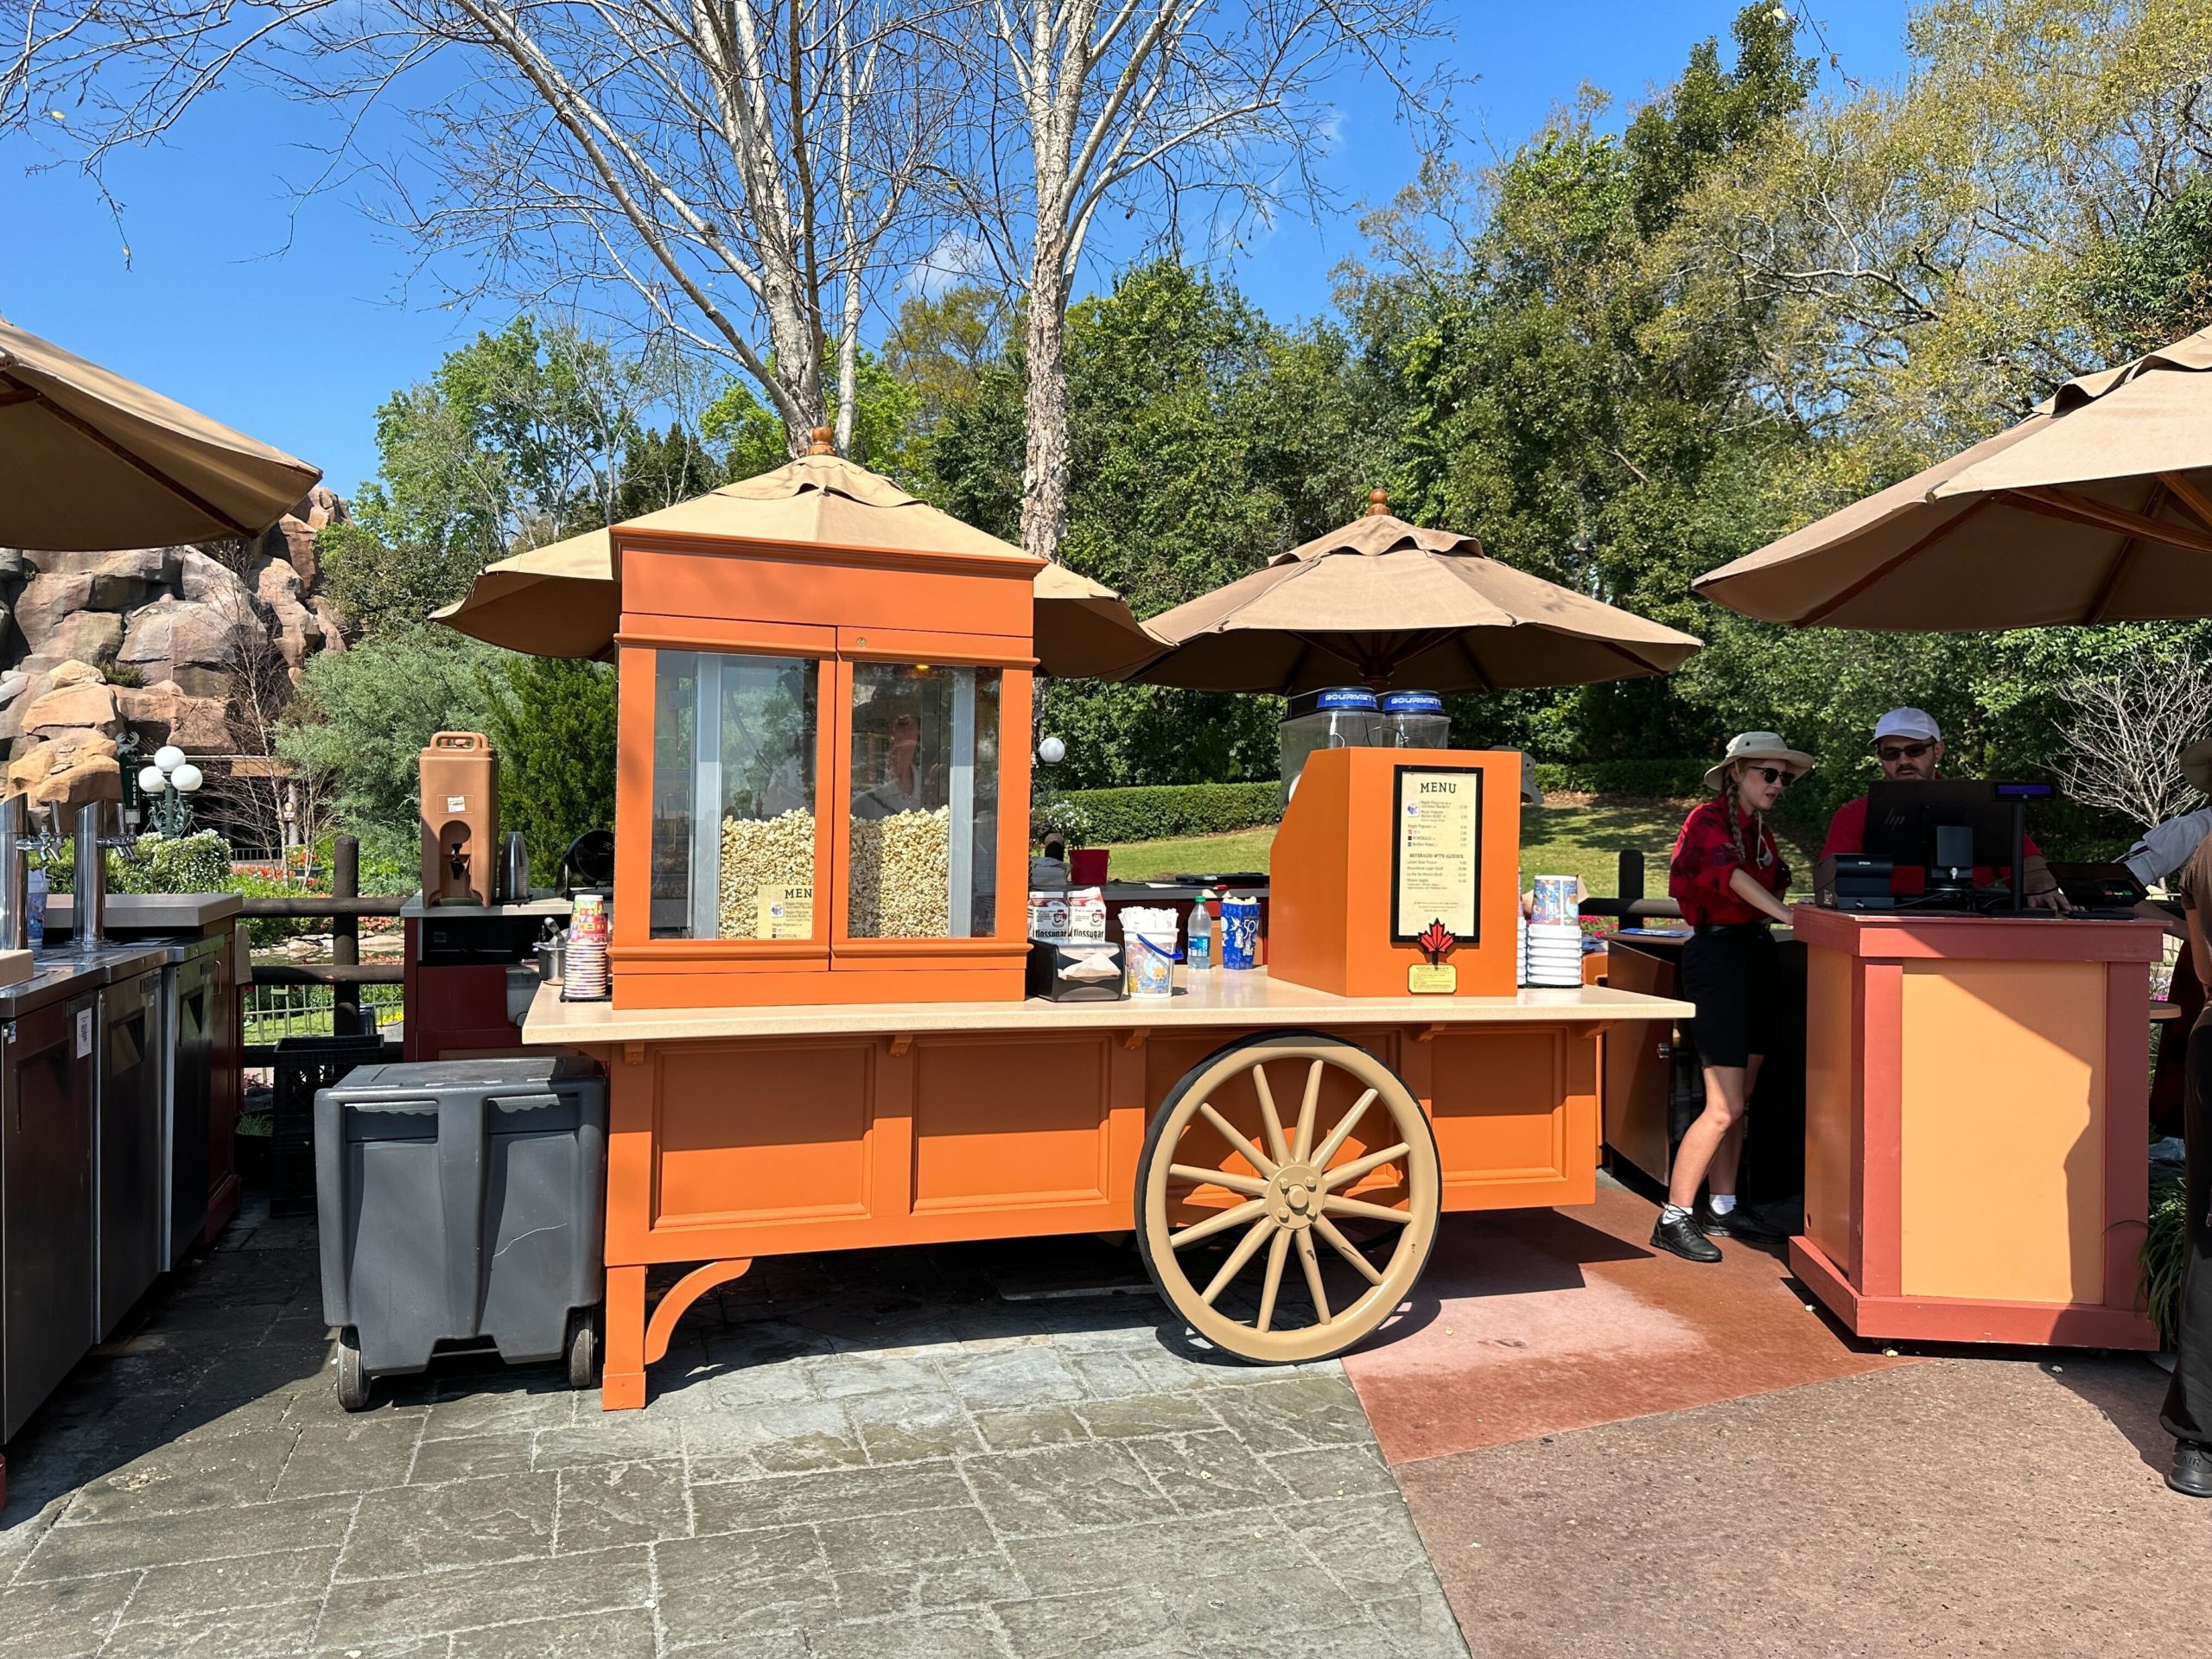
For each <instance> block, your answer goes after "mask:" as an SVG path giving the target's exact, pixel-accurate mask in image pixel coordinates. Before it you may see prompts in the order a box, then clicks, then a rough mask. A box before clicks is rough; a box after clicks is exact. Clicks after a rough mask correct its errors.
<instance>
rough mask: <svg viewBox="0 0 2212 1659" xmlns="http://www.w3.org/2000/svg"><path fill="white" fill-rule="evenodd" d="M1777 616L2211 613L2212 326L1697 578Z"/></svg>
mask: <svg viewBox="0 0 2212 1659" xmlns="http://www.w3.org/2000/svg"><path fill="white" fill-rule="evenodd" d="M1694 585H1695V587H1696V588H1697V591H1698V592H1699V593H1700V594H1704V595H1705V596H1706V597H1707V599H1710V600H1712V601H1714V602H1715V603H1717V604H1721V605H1726V606H1727V607H1729V608H1730V609H1731V610H1736V611H1741V612H1743V613H1745V615H1747V616H1756V617H1758V618H1760V619H1762V620H1765V621H1769V622H1794V623H1799V624H1803V625H1807V626H1811V625H1815V624H1818V625H1823V626H1828V627H1840V628H1897V629H1911V630H1919V631H1943V630H1965V629H1980V628H2024V627H2039V626H2046V625H2049V624H2052V623H2061V622H2120V621H2141V620H2151V619H2154V618H2160V617H2185V616H2212V329H2205V330H2202V331H2201V332H2199V333H2197V334H2191V335H2190V336H2189V337H2188V338H2187V339H2185V340H2177V341H2175V342H2174V344H2172V345H2171V346H2166V347H2164V349H2162V350H2159V351H2156V352H2152V353H2148V354H2147V355H2145V356H2143V357H2139V358H2136V359H2133V361H2132V362H2128V363H2125V364H2122V365H2120V367H2118V368H2115V369H2106V370H2103V371H2101V372H2099V373H2096V374H2088V375H2082V376H2080V377H2079V378H2075V379H2072V380H2069V381H2068V382H2067V383H2066V384H2065V385H2063V386H2061V387H2060V388H2059V389H2058V391H2056V393H2055V394H2054V395H2053V396H2052V397H2050V398H2049V399H2048V400H2046V401H2045V402H2044V403H2043V404H2040V405H2039V406H2038V407H2037V410H2036V411H2035V413H2034V414H2032V415H2031V416H2028V418H2027V419H2026V420H2024V421H2022V422H2021V423H2019V424H2018V426H2015V427H2012V428H2011V429H2008V430H2006V431H2003V432H2000V433H1999V434H1998V435H1996V436H1994V437H1992V438H1986V439H1985V440H1983V441H1982V442H1980V443H1978V444H1976V445H1974V448H1970V449H1967V450H1965V451H1963V452H1961V454H1955V455H1953V456H1951V457H1950V458H1949V459H1948V460H1947V461H1939V462H1938V463H1937V464H1936V465H1935V466H1933V467H1929V468H1928V470H1927V471H1925V472H1923V473H1918V474H1915V475H1914V476H1912V477H1910V478H1908V479H1906V480H1904V482H1903V483H1900V484H1893V485H1891V486H1890V487H1889V488H1888V489H1886V490H1883V491H1880V492H1878V493H1876V494H1873V495H1870V496H1868V497H1866V499H1864V500H1862V501H1858V502H1854V503H1853V504H1852V505H1850V506H1847V507H1845V508H1843V509H1842V510H1841V511H1840V512H1833V513H1830V514H1829V515H1828V516H1827V518H1822V519H1821V520H1820V521H1819V522H1817V523H1815V524H1808V525H1807V526H1805V528H1804V529H1802V530H1801V531H1797V532H1796V533H1795V534H1794V535H1789V536H1785V537H1783V538H1782V539H1781V540H1780V541H1778V542H1776V543H1773V544H1772V545H1770V546H1769V547H1765V548H1762V549H1761V550H1759V551H1758V552H1757V553H1753V554H1751V555H1749V556H1746V557H1745V558H1741V559H1738V560H1737V561H1736V562H1735V563H1733V564H1729V565H1724V566H1723V567H1721V568H1720V569H1718V570H1713V571H1710V572H1708V573H1707V575H1702V576H1700V577H1699V578H1698V580H1697V582H1696V583H1695V584H1694Z"/></svg>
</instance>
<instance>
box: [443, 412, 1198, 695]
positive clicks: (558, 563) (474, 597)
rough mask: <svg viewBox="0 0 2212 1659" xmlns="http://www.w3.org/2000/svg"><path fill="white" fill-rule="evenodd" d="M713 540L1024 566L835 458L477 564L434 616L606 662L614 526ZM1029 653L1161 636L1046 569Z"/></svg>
mask: <svg viewBox="0 0 2212 1659" xmlns="http://www.w3.org/2000/svg"><path fill="white" fill-rule="evenodd" d="M615 531H620V532H621V533H622V534H623V535H624V536H625V537H628V536H630V535H632V534H636V535H638V536H639V537H649V536H652V535H655V534H659V535H678V536H712V537H728V538H729V539H732V540H737V541H748V542H766V543H784V544H791V543H798V544H801V545H806V546H831V547H859V548H895V549H901V550H913V551H921V552H938V553H952V554H957V555H960V556H964V557H973V558H986V559H998V558H1003V559H1006V560H1008V561H1011V562H1020V563H1023V564H1025V565H1026V564H1027V563H1030V562H1031V560H1030V556H1029V555H1028V554H1027V553H1024V552H1023V551H1022V550H1020V548H1017V547H1014V546H1013V545H1011V544H1009V543H1006V542H1002V541H1001V540H999V538H998V537H995V536H988V535H986V534H984V532H983V531H980V530H977V529H976V528H975V527H974V526H973V525H971V524H963V523H962V522H961V521H960V520H959V519H957V518H954V517H953V516H952V515H951V514H950V513H948V512H940V511H938V509H937V508H935V507H933V506H931V505H929V503H927V502H926V501H923V500H921V499H918V498H917V497H915V496H912V495H909V494H907V493H906V492H905V491H904V490H902V489H900V488H899V486H897V485H896V484H894V483H893V482H892V481H891V480H889V479H887V478H885V477H883V476H882V475H881V474H877V473H872V472H869V471H868V469H867V468H866V467H857V466H855V465H854V464H853V463H852V462H851V461H845V460H842V459H841V458H840V457H838V456H836V455H833V454H812V455H805V456H802V457H801V458H800V459H798V460H797V461H791V462H790V463H788V464H787V465H785V466H782V467H777V468H776V469H775V470H774V471H772V472H768V473H763V474H760V476H759V477H757V478H748V479H746V480H742V481H741V482H739V483H735V484H727V485H724V486H722V487H721V488H720V489H718V490H711V491H709V492H708V493H706V494H704V495H702V496H696V497H694V498H693V499H690V500H689V501H680V502H678V503H677V504H676V505H674V506H671V507H664V508H662V509H661V510H660V511H658V512H649V513H646V514H645V515H644V516H642V517H640V518H632V519H629V520H626V522H624V523H623V524H618V525H616V526H614V528H613V530H594V531H588V532H587V533H586V534H584V535H582V536H574V537H569V539H568V540H566V541H562V542H555V543H551V544H550V545H549V546H545V547H539V548H533V549H531V550H530V551H529V552H527V553H518V554H517V555H515V556H513V557H512V558H507V559H501V560H500V561H499V563H496V564H493V565H491V566H488V567H487V568H486V569H485V571H484V572H483V574H482V575H480V576H478V577H477V579H476V585H475V586H474V588H473V589H471V591H470V593H469V595H468V597H467V599H464V600H462V601H461V602H460V603H459V604H458V605H448V606H447V607H445V608H444V609H443V610H442V611H438V612H436V613H434V615H433V617H432V620H434V621H438V622H442V623H444V624H445V625H446V626H448V627H450V628H455V629H458V630H459V631H460V632H463V633H466V634H469V635H472V636H473V637H474V638H476V639H482V640H485V641H487V642H488V643H490V644H492V645H504V646H505V647H506V648H507V649H508V650H510V651H519V652H527V653H528V654H530V655H531V656H534V657H589V658H607V657H611V656H613V642H614V633H615V630H616V628H617V626H619V625H620V620H621V614H622V588H621V579H620V573H619V571H618V570H617V569H616V560H615V555H614V545H613V543H614V533H615ZM1034 585H1035V591H1036V606H1035V612H1034V634H1035V642H1036V643H1035V648H1036V652H1037V658H1038V665H1039V668H1040V669H1041V670H1042V671H1044V672H1045V673H1046V674H1052V675H1058V676H1062V677H1103V678H1113V677H1117V676H1118V675H1119V674H1121V673H1122V672H1123V671H1126V670H1128V669H1129V668H1131V667H1134V666H1135V665H1136V664H1140V663H1141V662H1143V661H1145V660H1147V658H1151V657H1154V656H1156V655H1158V654H1159V652H1160V648H1161V647H1160V641H1159V640H1158V639H1155V638H1154V636H1153V635H1152V634H1150V633H1149V632H1147V631H1146V629H1145V628H1144V626H1143V625H1142V624H1141V623H1140V622H1138V621H1137V620H1136V618H1135V616H1133V615H1132V614H1131V613H1130V611H1129V607H1128V605H1126V604H1125V603H1123V602H1122V598H1121V596H1120V595H1119V594H1116V593H1115V592H1114V590H1113V589H1112V588H1108V587H1105V586H1103V584H1101V583H1098V582H1093V581H1091V580H1090V578H1089V577H1088V576H1084V575H1077V573H1076V572H1074V571H1072V570H1070V569H1066V568H1065V567H1064V566H1061V565H1058V564H1047V565H1046V567H1045V568H1044V569H1041V570H1039V572H1038V573H1037V575H1036V578H1035V584H1034Z"/></svg>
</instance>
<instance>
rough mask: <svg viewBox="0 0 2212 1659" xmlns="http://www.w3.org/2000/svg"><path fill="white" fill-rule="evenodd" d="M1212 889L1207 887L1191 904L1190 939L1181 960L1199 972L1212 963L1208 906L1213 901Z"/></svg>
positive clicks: (1193, 970) (1211, 922)
mask: <svg viewBox="0 0 2212 1659" xmlns="http://www.w3.org/2000/svg"><path fill="white" fill-rule="evenodd" d="M1213 896H1214V894H1213V889H1212V888H1211V887H1208V888H1207V889H1206V890H1205V892H1204V893H1200V894H1199V895H1198V903H1196V904H1195V905H1192V906H1191V940H1190V944H1188V945H1186V946H1185V949H1184V953H1183V961H1184V964H1185V966H1186V967H1187V968H1188V969H1190V970H1191V972H1192V973H1194V974H1195V973H1199V972H1202V971H1203V970H1205V969H1208V968H1211V967H1212V966H1213V963H1214V951H1213V912H1212V911H1211V909H1209V908H1208V906H1210V905H1211V903H1212V902H1213Z"/></svg>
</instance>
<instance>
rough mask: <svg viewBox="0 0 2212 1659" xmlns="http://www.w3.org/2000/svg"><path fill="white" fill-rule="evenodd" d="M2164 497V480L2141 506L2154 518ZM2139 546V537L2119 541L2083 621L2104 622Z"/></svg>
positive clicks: (2155, 486)
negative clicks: (2106, 611)
mask: <svg viewBox="0 0 2212 1659" xmlns="http://www.w3.org/2000/svg"><path fill="white" fill-rule="evenodd" d="M2165 495H2166V486H2165V484H2164V480H2161V481H2159V482H2158V483H2155V484H2153V485H2152V486H2151V499H2149V500H2147V501H2145V503H2144V504H2143V506H2144V511H2145V512H2149V513H2151V514H2152V515H2153V516H2155V515H2156V514H2157V512H2158V504H2159V503H2160V502H2161V501H2162V500H2164V498H2165ZM2141 545H2142V538H2141V537H2135V536H2130V537H2126V538H2125V539H2123V540H2122V541H2121V543H2120V551H2119V552H2117V553H2115V554H2113V559H2112V563H2111V564H2109V565H2108V566H2107V567H2106V569H2105V579H2104V580H2103V581H2102V582H2099V583H2098V584H2097V596H2096V598H2095V599H2094V600H2092V601H2090V603H2089V611H2088V616H2087V617H2086V618H2085V619H2084V620H2087V621H2090V622H2101V621H2103V620H2105V607H2107V606H2108V605H2110V604H2111V603H2112V596H2113V594H2115V593H2117V592H2119V591H2120V578H2121V577H2123V576H2125V575H2126V574H2127V571H2128V567H2129V566H2131V565H2133V563H2135V550H2136V549H2137V548H2138V547H2140V546H2141Z"/></svg>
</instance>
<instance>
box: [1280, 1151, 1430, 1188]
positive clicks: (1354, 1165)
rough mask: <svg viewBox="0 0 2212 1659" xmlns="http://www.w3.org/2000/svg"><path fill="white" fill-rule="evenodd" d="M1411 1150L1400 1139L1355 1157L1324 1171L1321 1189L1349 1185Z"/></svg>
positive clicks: (1393, 1161)
mask: <svg viewBox="0 0 2212 1659" xmlns="http://www.w3.org/2000/svg"><path fill="white" fill-rule="evenodd" d="M1412 1150H1413V1148H1412V1147H1408V1145H1407V1144H1406V1143H1405V1142H1404V1141H1399V1142H1398V1144H1397V1145H1396V1146H1395V1147H1383V1150H1382V1151H1380V1152H1370V1153H1369V1154H1367V1156H1366V1157H1364V1158H1355V1159H1354V1160H1352V1161H1351V1162H1350V1163H1348V1164H1346V1165H1345V1166H1344V1167H1343V1168H1342V1169H1332V1170H1329V1171H1327V1172H1325V1173H1324V1174H1323V1175H1322V1177H1321V1190H1322V1191H1323V1192H1333V1191H1334V1190H1335V1189H1336V1188H1338V1187H1340V1186H1350V1185H1351V1184H1352V1183H1353V1182H1354V1181H1356V1180H1357V1179H1359V1178H1360V1177H1361V1176H1363V1175H1364V1174H1366V1173H1368V1172H1369V1171H1370V1170H1376V1169H1380V1168H1382V1167H1383V1165H1385V1164H1389V1163H1395V1161H1397V1160H1399V1159H1401V1158H1402V1157H1404V1156H1405V1155H1406V1154H1407V1153H1408V1152H1410V1151H1412ZM1252 1190H1253V1191H1254V1192H1264V1191H1265V1190H1266V1189H1265V1188H1264V1187H1262V1186H1255V1187H1254V1188H1253V1189H1252Z"/></svg>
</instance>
